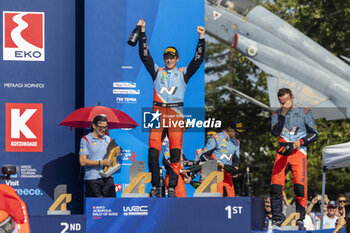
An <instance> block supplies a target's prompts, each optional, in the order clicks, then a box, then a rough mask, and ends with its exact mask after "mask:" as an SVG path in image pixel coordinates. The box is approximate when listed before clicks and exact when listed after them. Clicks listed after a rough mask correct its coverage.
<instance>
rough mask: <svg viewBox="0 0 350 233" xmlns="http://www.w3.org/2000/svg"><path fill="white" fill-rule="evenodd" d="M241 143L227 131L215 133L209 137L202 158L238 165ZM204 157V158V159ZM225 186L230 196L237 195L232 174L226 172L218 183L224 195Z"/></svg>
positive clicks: (219, 189)
mask: <svg viewBox="0 0 350 233" xmlns="http://www.w3.org/2000/svg"><path fill="white" fill-rule="evenodd" d="M239 147H240V143H239V141H238V140H237V139H235V138H229V137H228V136H227V135H226V134H225V132H221V133H218V134H215V135H213V136H212V137H210V138H209V140H208V142H207V144H206V145H205V147H204V149H203V151H202V153H201V154H200V155H199V156H200V157H201V160H206V158H210V159H215V160H218V161H219V162H222V163H223V164H224V165H228V166H233V167H238V159H239ZM203 158H204V159H203ZM224 188H225V189H226V192H227V196H228V197H234V196H235V188H234V186H233V182H232V176H231V174H230V173H228V172H224V180H223V181H222V182H220V183H218V191H219V192H220V193H221V194H222V195H223V196H224Z"/></svg>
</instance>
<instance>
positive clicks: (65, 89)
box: [0, 0, 79, 215]
mask: <svg viewBox="0 0 350 233" xmlns="http://www.w3.org/2000/svg"><path fill="white" fill-rule="evenodd" d="M0 9H1V19H2V20H1V23H0V32H1V37H0V44H1V49H0V54H1V58H0V70H1V72H0V80H1V86H0V93H1V99H0V112H1V114H0V122H1V124H0V139H1V140H0V166H2V165H4V164H15V165H17V166H18V174H17V175H14V176H12V177H11V180H9V181H1V182H2V183H6V184H8V185H11V186H12V187H13V188H14V189H16V191H17V194H18V195H20V196H21V198H22V199H23V200H24V201H25V202H26V204H27V207H28V211H29V214H30V215H43V214H45V215H46V213H47V210H48V208H49V207H50V206H51V205H52V203H53V199H54V188H55V187H56V186H57V185H59V184H67V188H68V192H70V193H73V200H75V198H77V195H75V190H76V187H77V185H76V181H77V179H78V174H79V167H77V166H75V167H74V166H73V164H74V162H73V161H77V159H75V160H73V159H74V156H75V155H74V150H75V146H74V143H75V142H74V132H71V131H70V129H69V128H65V127H61V126H58V124H59V123H60V121H62V120H63V119H64V118H65V117H66V116H67V115H68V114H69V113H70V112H72V111H73V110H74V108H75V2H74V1H70V0H54V1H46V0H32V1H26V0H16V1H7V0H0ZM75 164H77V162H75Z"/></svg>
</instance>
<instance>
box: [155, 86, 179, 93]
mask: <svg viewBox="0 0 350 233" xmlns="http://www.w3.org/2000/svg"><path fill="white" fill-rule="evenodd" d="M176 90H177V87H175V86H174V87H171V88H170V89H169V90H168V89H167V88H166V87H163V88H162V89H161V90H160V92H159V93H160V94H163V93H164V92H166V93H167V94H168V95H174V94H175V92H176Z"/></svg>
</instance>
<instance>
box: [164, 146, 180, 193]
mask: <svg viewBox="0 0 350 233" xmlns="http://www.w3.org/2000/svg"><path fill="white" fill-rule="evenodd" d="M184 159H186V158H184V154H183V153H182V154H181V169H183V168H184ZM162 163H163V165H164V168H165V170H166V175H165V185H166V186H167V187H168V186H169V176H170V175H171V173H173V172H174V171H173V170H172V169H171V167H170V153H169V141H168V142H167V144H166V145H165V151H164V155H163V161H162ZM175 195H176V197H186V187H185V181H184V178H183V177H182V176H181V175H180V176H178V179H177V186H176V188H175Z"/></svg>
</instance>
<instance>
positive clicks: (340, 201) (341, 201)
mask: <svg viewBox="0 0 350 233" xmlns="http://www.w3.org/2000/svg"><path fill="white" fill-rule="evenodd" d="M338 202H339V203H346V201H343V200H339V201H338Z"/></svg>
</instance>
